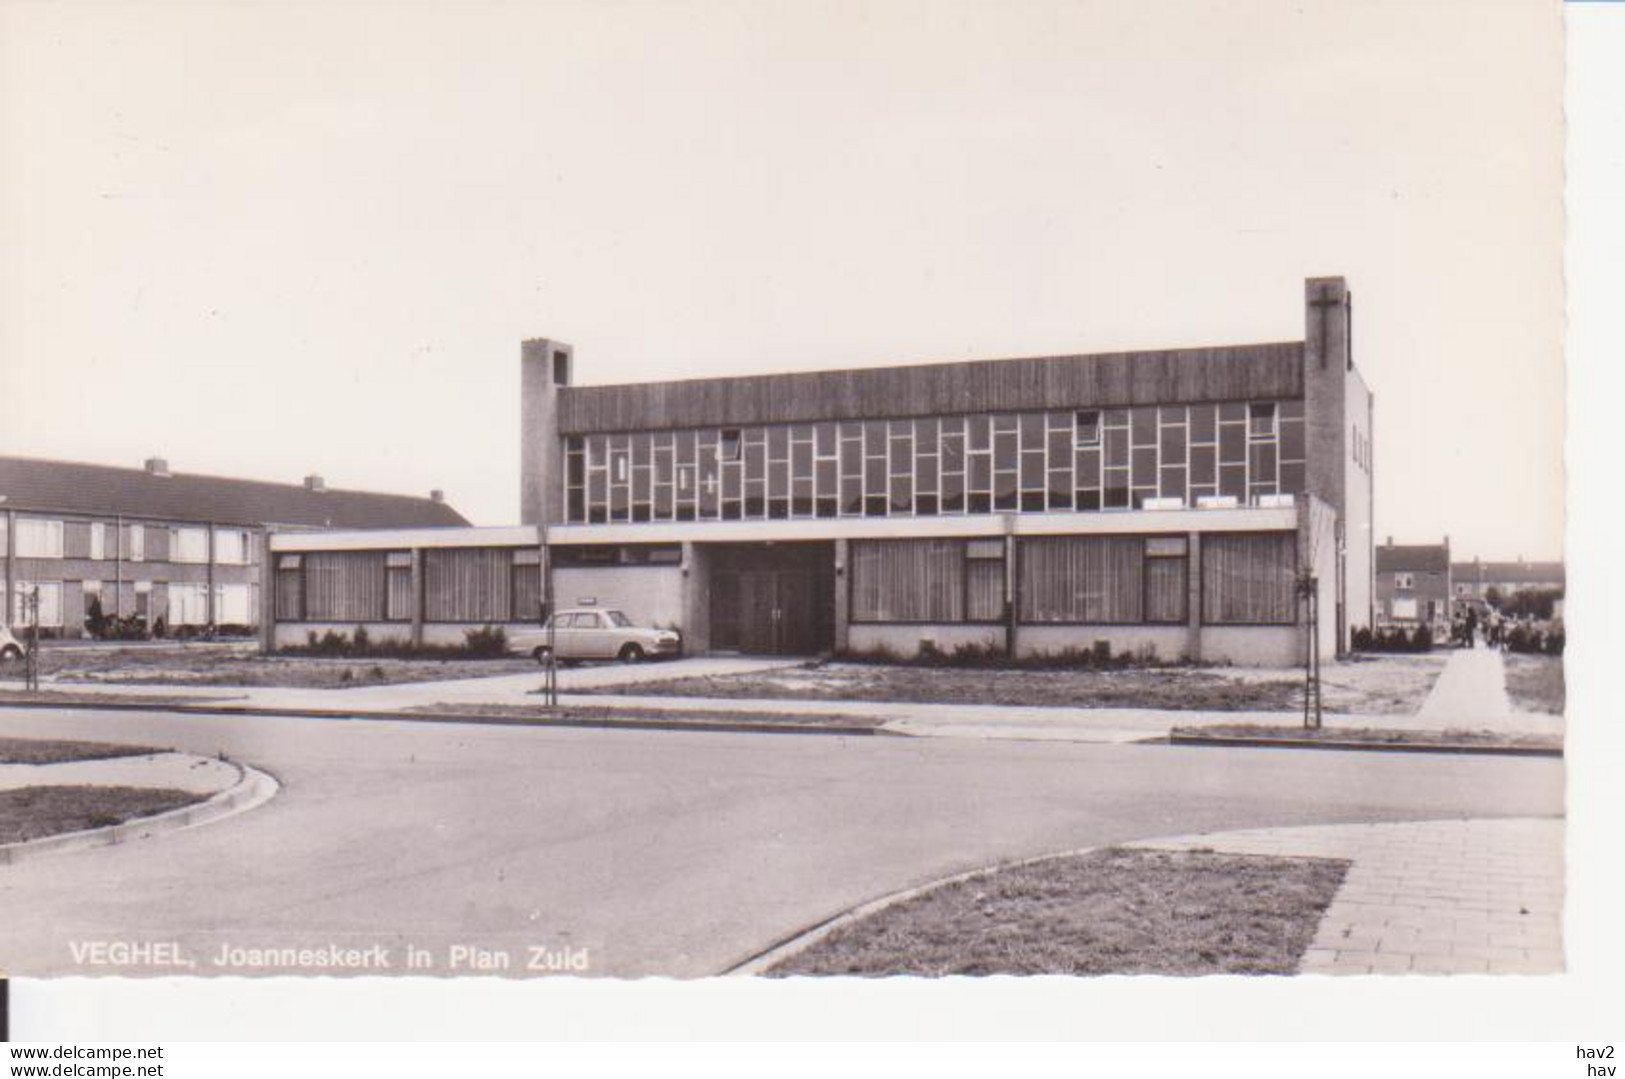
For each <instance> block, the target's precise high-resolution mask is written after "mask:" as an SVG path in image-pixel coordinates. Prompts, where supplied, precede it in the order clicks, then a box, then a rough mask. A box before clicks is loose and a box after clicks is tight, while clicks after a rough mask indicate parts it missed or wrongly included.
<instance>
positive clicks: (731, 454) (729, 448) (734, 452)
mask: <svg viewBox="0 0 1625 1079" xmlns="http://www.w3.org/2000/svg"><path fill="white" fill-rule="evenodd" d="M722 459H723V460H724V461H737V460H739V428H737V427H730V428H725V429H724V430H723V432H722Z"/></svg>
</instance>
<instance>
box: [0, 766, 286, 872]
mask: <svg viewBox="0 0 1625 1079" xmlns="http://www.w3.org/2000/svg"><path fill="white" fill-rule="evenodd" d="M228 763H230V764H231V765H232V767H234V768H236V769H237V773H238V779H237V782H236V783H235V784H233V785H232V786H230V787H227V788H226V789H225V790H223V791H220V792H218V793H216V794H214V795H212V796H210V797H209V798H206V799H204V800H203V801H201V802H194V803H192V804H191V805H186V806H181V807H180V808H179V809H171V810H169V811H168V812H167V813H158V814H156V815H154V816H151V817H139V818H136V819H135V820H127V821H124V822H123V823H122V824H114V825H109V826H108V827H106V828H89V829H86V830H84V831H81V832H64V833H62V834H61V835H48V836H42V837H41V838H39V839H30V840H27V841H26V842H23V843H9V844H5V845H0V865H16V864H17V863H18V862H22V861H26V860H28V859H30V858H35V857H38V856H40V855H44V854H61V853H64V852H68V851H77V850H89V849H92V848H95V847H111V846H119V845H122V844H125V843H130V842H134V841H136V840H140V839H149V838H151V837H153V836H157V835H163V834H164V833H166V832H175V831H179V830H180V829H182V828H195V827H197V826H199V825H203V824H212V823H213V822H215V821H218V820H224V819H225V818H227V817H233V816H236V815H237V814H238V813H246V812H248V811H249V810H250V809H255V808H257V807H259V806H261V805H264V804H265V803H266V802H268V801H270V800H271V799H272V798H273V797H275V796H276V793H277V791H279V790H280V789H281V785H280V784H279V783H277V781H276V779H275V778H274V777H273V776H271V775H270V774H269V773H266V772H262V771H260V770H259V769H258V768H251V767H249V766H248V765H244V764H237V763H236V762H235V761H233V762H228Z"/></svg>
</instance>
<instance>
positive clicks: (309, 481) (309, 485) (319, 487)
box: [305, 472, 327, 494]
mask: <svg viewBox="0 0 1625 1079" xmlns="http://www.w3.org/2000/svg"><path fill="white" fill-rule="evenodd" d="M305 490H307V491H314V492H316V493H317V494H320V493H322V492H323V491H325V490H327V481H326V480H324V479H322V478H321V477H320V476H318V475H316V474H315V473H314V472H313V473H311V474H310V475H308V476H306V477H305Z"/></svg>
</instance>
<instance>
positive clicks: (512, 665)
mask: <svg viewBox="0 0 1625 1079" xmlns="http://www.w3.org/2000/svg"><path fill="white" fill-rule="evenodd" d="M11 667H12V668H16V670H17V673H15V674H6V675H5V676H6V677H21V674H20V670H21V668H20V665H18V664H11ZM535 670H536V663H535V661H534V660H530V659H522V658H517V657H513V658H505V659H390V658H384V657H380V658H376V659H328V658H322V657H317V656H300V655H270V656H267V655H261V654H259V653H258V652H255V651H253V650H252V648H251V647H245V646H242V645H223V644H199V645H186V646H183V647H152V646H145V647H130V648H49V649H45V650H44V651H42V652H41V653H40V675H41V677H43V678H49V679H51V680H52V681H54V682H56V683H57V684H58V685H61V684H63V683H73V682H81V683H97V684H122V685H181V686H270V687H277V688H288V689H344V688H349V687H353V686H385V685H396V684H399V683H403V682H437V681H443V680H448V679H458V678H487V677H491V676H494V675H503V674H521V673H524V672H526V671H535Z"/></svg>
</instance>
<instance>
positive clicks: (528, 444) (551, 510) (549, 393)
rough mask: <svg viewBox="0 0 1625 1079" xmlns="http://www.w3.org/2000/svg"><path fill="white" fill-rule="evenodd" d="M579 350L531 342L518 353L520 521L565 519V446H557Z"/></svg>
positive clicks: (544, 340)
mask: <svg viewBox="0 0 1625 1079" xmlns="http://www.w3.org/2000/svg"><path fill="white" fill-rule="evenodd" d="M574 366H575V350H574V349H573V348H572V347H571V346H569V345H567V344H565V343H564V342H562V341H552V340H549V339H547V338H544V337H538V338H532V339H531V340H529V341H525V342H524V343H523V344H521V345H520V349H519V440H520V451H519V521H520V523H521V524H527V525H544V526H545V525H551V524H557V523H559V522H561V521H562V520H563V519H564V447H563V446H562V445H560V443H559V413H558V404H559V392H560V391H561V390H563V389H564V388H565V387H567V386H569V385H570V378H571V376H572V374H573V373H574V372H573V368H574Z"/></svg>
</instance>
